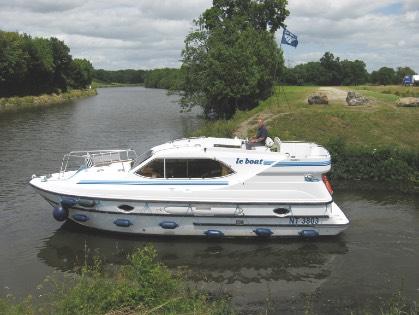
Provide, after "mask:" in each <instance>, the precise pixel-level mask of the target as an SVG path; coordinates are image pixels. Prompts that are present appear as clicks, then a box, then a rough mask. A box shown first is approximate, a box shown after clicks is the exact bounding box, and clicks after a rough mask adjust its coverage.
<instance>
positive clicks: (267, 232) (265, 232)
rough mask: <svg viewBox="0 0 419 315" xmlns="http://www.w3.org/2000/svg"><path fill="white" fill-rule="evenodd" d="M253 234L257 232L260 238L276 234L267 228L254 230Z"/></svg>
mask: <svg viewBox="0 0 419 315" xmlns="http://www.w3.org/2000/svg"><path fill="white" fill-rule="evenodd" d="M253 232H255V234H256V235H257V236H260V237H269V236H271V235H272V234H274V233H273V232H272V231H271V230H270V229H267V228H257V229H255V230H253Z"/></svg>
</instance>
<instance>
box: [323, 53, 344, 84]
mask: <svg viewBox="0 0 419 315" xmlns="http://www.w3.org/2000/svg"><path fill="white" fill-rule="evenodd" d="M320 64H321V65H322V67H323V68H324V69H325V70H326V73H325V76H323V78H322V80H321V82H320V84H324V85H341V84H342V65H341V64H340V59H339V57H336V58H335V56H334V55H333V54H332V53H331V52H326V53H325V54H324V55H323V57H321V58H320Z"/></svg>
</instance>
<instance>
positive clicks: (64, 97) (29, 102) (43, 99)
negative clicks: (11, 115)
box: [0, 88, 97, 114]
mask: <svg viewBox="0 0 419 315" xmlns="http://www.w3.org/2000/svg"><path fill="white" fill-rule="evenodd" d="M96 94H97V92H96V89H94V88H93V89H86V90H71V91H68V92H65V93H60V94H43V95H39V96H22V97H8V98H0V114H1V113H4V112H10V111H17V110H20V109H23V108H33V107H40V106H49V105H53V104H60V103H65V102H68V101H71V100H73V99H77V98H83V97H88V96H93V95H96Z"/></svg>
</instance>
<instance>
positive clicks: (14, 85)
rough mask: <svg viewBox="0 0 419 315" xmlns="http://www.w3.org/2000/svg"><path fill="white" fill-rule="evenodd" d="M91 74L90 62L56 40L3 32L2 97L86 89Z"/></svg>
mask: <svg viewBox="0 0 419 315" xmlns="http://www.w3.org/2000/svg"><path fill="white" fill-rule="evenodd" d="M92 72H93V67H92V64H91V63H90V62H89V61H88V60H86V59H73V58H72V56H71V55H70V49H69V48H68V46H67V45H66V44H65V43H64V42H63V41H60V40H58V39H57V38H55V37H51V38H41V37H34V38H32V37H31V36H29V35H27V34H19V33H17V32H4V31H1V30H0V97H11V96H28V95H31V96H37V95H41V94H51V93H56V94H59V93H61V92H67V91H69V90H71V89H85V88H87V87H88V86H89V85H90V84H91V82H92Z"/></svg>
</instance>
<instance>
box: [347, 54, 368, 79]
mask: <svg viewBox="0 0 419 315" xmlns="http://www.w3.org/2000/svg"><path fill="white" fill-rule="evenodd" d="M341 66H342V84H343V85H358V84H365V83H366V82H367V81H368V71H367V66H366V64H365V62H363V61H361V60H354V61H350V60H346V59H345V60H343V61H342V62H341Z"/></svg>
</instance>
